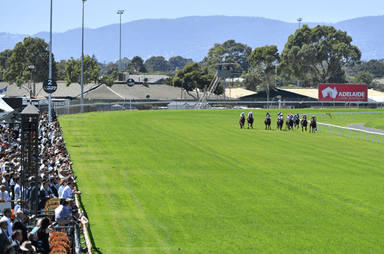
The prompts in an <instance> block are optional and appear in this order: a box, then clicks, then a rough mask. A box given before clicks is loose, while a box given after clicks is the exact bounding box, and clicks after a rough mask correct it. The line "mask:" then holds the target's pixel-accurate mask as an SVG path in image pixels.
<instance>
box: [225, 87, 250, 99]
mask: <svg viewBox="0 0 384 254" xmlns="http://www.w3.org/2000/svg"><path fill="white" fill-rule="evenodd" d="M252 94H256V92H254V91H251V90H247V89H245V88H242V87H237V88H226V89H225V96H226V97H227V98H232V99H238V98H239V97H243V96H247V95H252Z"/></svg>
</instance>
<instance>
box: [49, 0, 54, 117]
mask: <svg viewBox="0 0 384 254" xmlns="http://www.w3.org/2000/svg"><path fill="white" fill-rule="evenodd" d="M52 1H53V0H51V18H50V30H49V75H48V79H50V80H52ZM51 104H52V96H51V94H50V93H49V94H48V122H49V123H51V122H52V108H51V107H52V105H51Z"/></svg>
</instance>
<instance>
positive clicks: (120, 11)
mask: <svg viewBox="0 0 384 254" xmlns="http://www.w3.org/2000/svg"><path fill="white" fill-rule="evenodd" d="M117 14H119V15H120V47H119V73H121V14H124V10H118V11H117Z"/></svg>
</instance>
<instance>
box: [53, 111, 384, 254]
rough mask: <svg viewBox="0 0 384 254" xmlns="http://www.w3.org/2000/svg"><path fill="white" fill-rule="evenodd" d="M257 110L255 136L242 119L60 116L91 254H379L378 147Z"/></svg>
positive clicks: (381, 172)
mask: <svg viewBox="0 0 384 254" xmlns="http://www.w3.org/2000/svg"><path fill="white" fill-rule="evenodd" d="M282 111H283V113H284V115H287V113H289V112H290V111H291V112H292V113H296V112H299V113H319V112H331V111H334V112H340V111H344V110H314V109H303V110H293V111H292V110H282ZM346 111H349V112H357V111H361V112H362V111H365V112H366V111H367V109H360V110H356V109H355V110H353V109H351V110H346ZM375 111H377V110H375ZM253 112H254V115H255V126H254V129H240V128H239V124H238V118H239V114H240V113H241V110H184V111H183V110H172V111H171V110H165V111H120V112H99V113H87V114H77V115H66V116H61V117H60V118H59V121H60V125H61V126H62V128H63V131H64V138H65V141H66V142H67V148H68V151H69V153H70V154H71V160H72V161H73V162H74V164H73V169H74V172H75V174H76V175H77V176H78V178H77V181H78V187H79V189H82V191H83V194H82V195H81V202H82V204H83V205H84V208H85V210H86V215H87V216H88V219H89V220H90V226H89V232H90V234H91V237H92V242H93V250H92V251H93V253H105V254H107V253H111V254H114V253H383V252H384V242H383V240H382V236H383V228H384V191H383V182H384V166H383V154H384V144H376V143H371V142H367V141H361V140H358V139H350V138H345V137H341V136H337V135H331V134H326V133H322V132H317V133H314V134H313V133H308V132H304V133H303V132H301V130H293V131H279V130H277V129H276V126H275V125H276V124H275V119H276V114H277V111H276V110H271V111H270V113H271V115H272V130H268V131H267V130H264V125H263V120H264V117H265V113H266V111H265V110H253ZM245 113H246V114H247V113H248V111H245ZM374 116H376V115H374ZM377 116H378V117H379V119H378V120H377V117H376V118H375V117H373V118H372V119H371V118H370V117H368V115H367V118H366V119H364V118H363V117H360V119H357V117H354V118H353V120H352V119H351V117H349V118H348V120H347V121H345V119H343V120H340V119H338V120H336V119H333V120H330V119H329V118H328V121H324V122H326V123H331V124H337V125H344V126H345V125H346V124H350V123H367V122H369V125H371V126H381V127H383V126H384V124H383V123H384V115H382V114H381V115H380V114H378V115H377ZM319 121H320V120H319Z"/></svg>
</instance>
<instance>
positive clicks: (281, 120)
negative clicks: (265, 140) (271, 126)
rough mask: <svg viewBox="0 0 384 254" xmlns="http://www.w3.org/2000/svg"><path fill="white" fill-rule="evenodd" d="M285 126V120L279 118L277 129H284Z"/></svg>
mask: <svg viewBox="0 0 384 254" xmlns="http://www.w3.org/2000/svg"><path fill="white" fill-rule="evenodd" d="M283 124H284V120H283V119H281V118H279V119H277V129H280V130H281V129H282V128H283Z"/></svg>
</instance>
